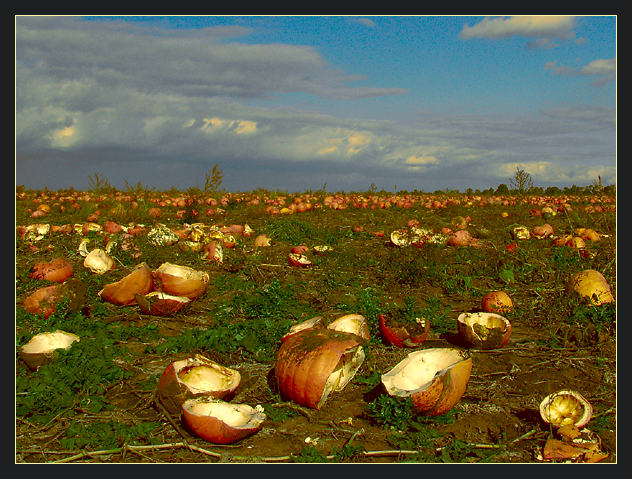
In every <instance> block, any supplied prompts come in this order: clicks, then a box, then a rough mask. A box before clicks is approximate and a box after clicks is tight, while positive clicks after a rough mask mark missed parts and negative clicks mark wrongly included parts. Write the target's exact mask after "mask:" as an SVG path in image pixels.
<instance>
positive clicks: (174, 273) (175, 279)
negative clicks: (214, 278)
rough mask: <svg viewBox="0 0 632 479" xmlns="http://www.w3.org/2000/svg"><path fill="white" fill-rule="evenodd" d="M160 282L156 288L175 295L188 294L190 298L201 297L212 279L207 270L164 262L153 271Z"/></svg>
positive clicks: (154, 276)
mask: <svg viewBox="0 0 632 479" xmlns="http://www.w3.org/2000/svg"><path fill="white" fill-rule="evenodd" d="M153 278H154V279H155V280H156V282H157V283H158V284H157V285H156V289H159V290H160V291H163V292H165V293H167V294H171V295H173V296H186V297H187V298H189V299H195V298H197V297H199V296H200V295H201V294H202V293H203V292H204V291H205V290H206V286H207V285H208V283H209V281H210V277H209V275H208V273H207V272H206V271H198V270H196V269H193V268H190V267H188V266H180V265H177V264H173V263H163V264H162V265H160V267H159V268H158V269H157V270H155V271H154V272H153Z"/></svg>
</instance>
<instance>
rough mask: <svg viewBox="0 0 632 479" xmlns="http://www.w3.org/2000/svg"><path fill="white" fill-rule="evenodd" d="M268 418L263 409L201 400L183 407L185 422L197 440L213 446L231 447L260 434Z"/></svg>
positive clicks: (209, 399)
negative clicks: (202, 440) (257, 433)
mask: <svg viewBox="0 0 632 479" xmlns="http://www.w3.org/2000/svg"><path fill="white" fill-rule="evenodd" d="M265 418H266V415H265V413H264V412H263V407H262V406H260V405H257V406H256V407H252V406H249V405H248V404H233V403H229V402H226V401H222V400H221V399H216V398H209V397H198V398H193V399H188V400H187V401H185V402H184V403H183V404H182V420H183V421H184V423H185V425H186V426H187V428H188V429H189V430H190V431H191V432H192V433H193V434H194V435H196V436H198V437H200V438H202V439H204V440H205V441H209V442H212V443H214V444H232V443H234V442H237V441H240V440H242V439H244V438H246V437H248V436H251V435H253V434H255V433H256V432H258V431H259V430H260V429H261V427H262V426H263V422H264V421H265Z"/></svg>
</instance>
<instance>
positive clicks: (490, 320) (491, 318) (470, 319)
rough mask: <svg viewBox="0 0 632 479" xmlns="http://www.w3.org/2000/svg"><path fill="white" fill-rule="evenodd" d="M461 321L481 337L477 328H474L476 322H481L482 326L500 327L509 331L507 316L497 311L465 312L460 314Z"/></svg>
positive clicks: (488, 327) (489, 327)
mask: <svg viewBox="0 0 632 479" xmlns="http://www.w3.org/2000/svg"><path fill="white" fill-rule="evenodd" d="M459 321H461V322H463V323H465V325H466V326H467V327H468V328H470V329H472V332H473V333H474V335H475V336H476V337H478V338H480V339H485V338H481V337H480V335H479V334H477V332H476V330H475V329H473V327H474V325H475V324H479V325H480V326H484V327H486V328H487V329H496V328H498V329H500V330H501V331H503V332H505V331H507V321H506V320H505V318H503V317H502V316H500V315H499V314H495V313H463V314H462V315H460V316H459Z"/></svg>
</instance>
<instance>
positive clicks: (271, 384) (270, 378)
mask: <svg viewBox="0 0 632 479" xmlns="http://www.w3.org/2000/svg"><path fill="white" fill-rule="evenodd" d="M266 382H267V383H268V388H270V392H271V393H272V394H275V395H277V394H280V392H281V391H280V389H279V382H278V381H277V378H276V375H275V373H274V366H272V367H271V368H270V370H269V371H268V374H267V375H266Z"/></svg>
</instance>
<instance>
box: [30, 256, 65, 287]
mask: <svg viewBox="0 0 632 479" xmlns="http://www.w3.org/2000/svg"><path fill="white" fill-rule="evenodd" d="M73 273H74V271H73V269H72V265H71V264H70V262H69V261H68V260H67V259H65V258H55V259H53V260H51V261H40V262H37V263H35V264H34V265H33V267H32V268H31V273H30V275H29V276H30V277H31V278H33V279H43V280H46V281H52V282H53V283H63V282H64V281H66V280H67V279H68V278H70V277H71V276H72V275H73Z"/></svg>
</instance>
